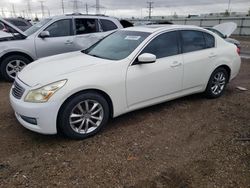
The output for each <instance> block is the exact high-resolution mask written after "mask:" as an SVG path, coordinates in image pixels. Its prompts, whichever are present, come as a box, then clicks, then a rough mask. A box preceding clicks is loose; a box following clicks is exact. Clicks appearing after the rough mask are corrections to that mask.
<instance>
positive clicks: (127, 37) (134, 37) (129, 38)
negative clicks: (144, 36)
mask: <svg viewBox="0 0 250 188" xmlns="http://www.w3.org/2000/svg"><path fill="white" fill-rule="evenodd" d="M140 38H141V36H126V37H125V40H139V39H140Z"/></svg>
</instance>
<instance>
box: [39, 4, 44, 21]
mask: <svg viewBox="0 0 250 188" xmlns="http://www.w3.org/2000/svg"><path fill="white" fill-rule="evenodd" d="M39 2H40V4H41V10H42V17H44V5H43V3H44V1H39Z"/></svg>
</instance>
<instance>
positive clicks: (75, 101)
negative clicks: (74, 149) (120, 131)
mask: <svg viewBox="0 0 250 188" xmlns="http://www.w3.org/2000/svg"><path fill="white" fill-rule="evenodd" d="M86 102H87V103H88V105H87V106H88V107H87V106H86ZM79 105H80V107H79ZM94 105H95V107H94ZM92 108H93V109H92ZM88 109H89V110H88ZM98 110H99V112H98ZM96 112H97V113H96ZM95 113H96V114H95ZM109 115H110V109H109V105H108V103H107V101H106V99H105V98H104V97H103V96H101V95H100V94H98V93H96V92H87V93H80V94H77V95H75V96H73V97H72V98H70V99H69V100H68V101H66V102H65V103H64V104H63V106H62V107H61V109H60V111H59V114H58V118H57V128H58V132H60V133H63V134H64V135H65V136H67V137H69V138H72V139H85V138H88V137H90V136H93V135H95V134H96V133H98V132H99V131H100V130H101V129H102V128H103V127H104V126H105V125H106V124H107V122H108V119H109ZM93 117H95V118H93ZM98 119H99V120H98ZM93 123H94V124H95V125H94V124H93Z"/></svg>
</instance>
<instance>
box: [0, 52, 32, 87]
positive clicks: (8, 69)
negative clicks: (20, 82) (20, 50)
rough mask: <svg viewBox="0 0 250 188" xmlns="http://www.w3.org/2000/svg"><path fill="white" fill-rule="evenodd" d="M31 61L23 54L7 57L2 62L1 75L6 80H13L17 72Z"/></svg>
mask: <svg viewBox="0 0 250 188" xmlns="http://www.w3.org/2000/svg"><path fill="white" fill-rule="evenodd" d="M30 62H31V61H30V60H29V59H28V58H26V57H24V56H21V55H11V56H9V57H6V58H5V59H4V60H3V61H2V63H1V67H0V68H1V75H2V76H3V78H4V80H6V81H9V82H13V81H14V79H15V77H16V75H17V73H18V72H20V71H21V70H22V69H23V68H24V67H25V66H26V65H28V64H29V63H30Z"/></svg>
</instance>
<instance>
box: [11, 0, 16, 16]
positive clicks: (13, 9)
mask: <svg viewBox="0 0 250 188" xmlns="http://www.w3.org/2000/svg"><path fill="white" fill-rule="evenodd" d="M11 6H12V17H16V11H15V5H14V3H12V4H11Z"/></svg>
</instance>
